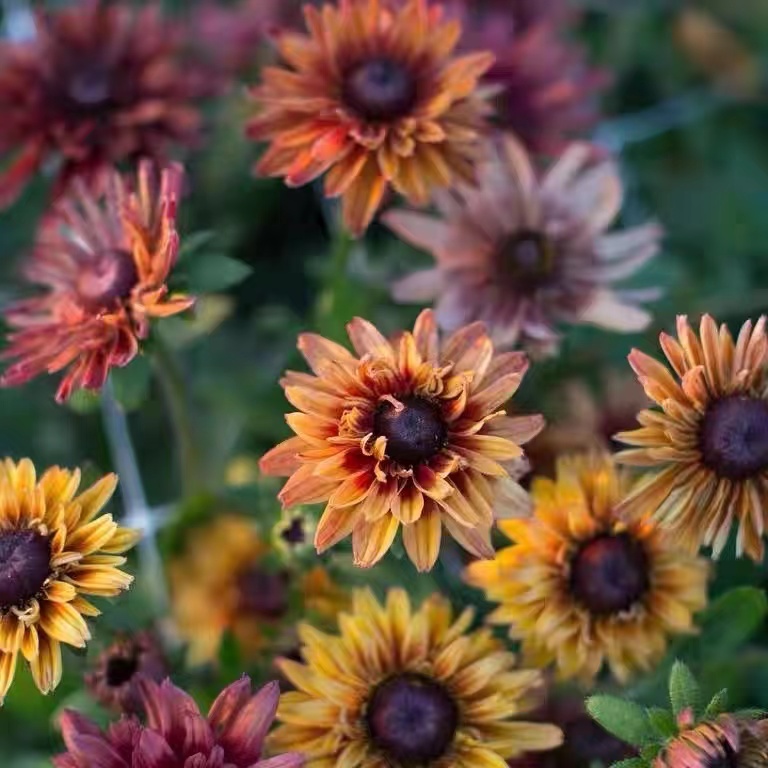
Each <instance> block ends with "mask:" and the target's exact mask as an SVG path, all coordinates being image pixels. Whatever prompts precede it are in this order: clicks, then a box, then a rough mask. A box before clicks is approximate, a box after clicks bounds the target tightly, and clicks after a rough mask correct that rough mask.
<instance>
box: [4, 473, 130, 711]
mask: <svg viewBox="0 0 768 768" xmlns="http://www.w3.org/2000/svg"><path fill="white" fill-rule="evenodd" d="M79 485H80V470H77V469H76V470H74V471H69V470H66V469H60V468H59V467H51V468H50V469H48V470H47V471H46V472H45V474H43V476H42V477H41V478H40V479H39V480H38V479H37V475H36V472H35V467H34V465H33V464H32V462H31V461H30V460H29V459H22V460H21V461H20V462H19V463H18V464H15V463H14V462H13V461H11V460H10V459H5V461H4V462H2V464H0V703H2V700H3V698H4V697H5V695H6V693H7V692H8V689H9V688H10V686H11V683H12V682H13V677H14V673H15V670H16V663H17V660H18V657H19V655H21V656H22V657H23V658H24V660H25V661H26V662H27V663H28V664H29V668H30V671H31V672H32V679H33V680H34V682H35V685H36V686H37V687H38V689H39V690H40V692H41V693H50V692H51V691H52V690H54V688H56V686H57V685H58V684H59V681H60V680H61V644H62V643H64V644H66V645H71V646H74V647H75V648H84V647H85V644H86V642H87V641H88V640H90V638H91V633H90V630H89V629H88V626H87V625H86V623H85V618H84V617H91V616H98V615H99V613H100V611H99V610H98V608H96V607H95V606H94V605H92V604H91V603H90V602H89V601H88V600H86V599H85V597H83V595H95V596H97V597H114V596H116V595H118V594H120V592H121V591H123V590H125V589H128V587H129V586H130V584H131V582H132V581H133V577H132V576H129V575H128V574H127V573H124V572H123V571H121V570H120V566H121V565H123V564H124V563H125V557H123V555H122V553H123V552H125V551H126V550H128V549H130V548H131V547H132V546H133V545H134V544H135V543H136V541H137V540H138V538H139V533H138V531H134V530H131V529H128V528H121V527H120V526H118V524H117V523H116V522H114V520H112V515H102V514H100V512H101V510H102V508H103V507H104V505H105V504H106V503H107V502H108V501H109V499H110V497H111V496H112V493H113V492H114V490H115V486H116V485H117V477H116V476H115V475H107V476H106V477H103V478H102V479H101V480H99V481H98V482H97V483H95V484H94V485H92V486H91V487H90V488H86V489H85V490H84V491H81V492H80V493H79V494H77V490H78V487H79ZM75 494H77V495H75Z"/></svg>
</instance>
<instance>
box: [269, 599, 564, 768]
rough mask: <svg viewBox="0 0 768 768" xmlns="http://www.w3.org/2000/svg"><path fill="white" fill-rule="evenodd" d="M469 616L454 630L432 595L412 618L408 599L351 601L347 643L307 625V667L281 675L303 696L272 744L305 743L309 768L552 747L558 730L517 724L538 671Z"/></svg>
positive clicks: (291, 696) (459, 766)
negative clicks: (472, 628) (519, 663)
mask: <svg viewBox="0 0 768 768" xmlns="http://www.w3.org/2000/svg"><path fill="white" fill-rule="evenodd" d="M472 618H473V615H472V611H471V610H467V611H465V612H464V613H463V614H462V615H461V616H460V617H459V618H458V619H457V620H455V621H454V620H453V618H452V615H451V609H450V606H449V604H448V602H447V601H446V600H444V599H443V598H440V597H438V596H437V595H435V596H433V597H432V598H431V599H429V600H427V601H426V602H425V603H424V604H423V605H422V606H421V608H419V609H416V610H412V609H411V605H410V603H409V600H408V596H407V594H406V592H405V591H404V590H402V589H393V590H390V592H389V594H388V596H387V600H386V603H385V604H384V605H380V604H379V603H378V602H377V601H376V599H375V598H374V597H373V594H372V593H371V592H370V591H369V590H358V591H356V592H355V593H354V595H353V606H352V611H351V612H350V613H345V614H342V615H341V617H340V619H339V627H340V630H341V634H340V635H328V634H325V633H322V632H319V631H318V630H317V629H315V628H314V627H312V626H309V625H306V624H304V625H302V626H301V627H300V629H299V633H300V636H301V639H302V643H303V645H302V654H303V658H304V663H299V662H296V661H291V660H289V659H283V660H281V661H280V662H278V663H279V666H280V668H281V670H282V671H283V673H284V674H285V675H286V677H287V678H288V679H289V680H290V681H291V682H292V683H293V684H294V685H295V686H296V688H297V689H298V690H296V691H292V692H288V693H286V694H284V696H283V698H282V701H281V702H280V707H279V709H278V720H279V721H280V725H279V726H278V728H277V730H276V731H275V732H274V733H273V735H272V737H271V741H270V743H271V745H272V746H273V747H274V748H276V749H278V750H280V749H284V748H287V746H288V745H291V744H301V745H302V746H303V748H304V752H305V754H306V757H307V766H308V768H321V766H326V765H334V766H337V767H338V768H357V766H362V765H365V766H367V767H368V768H406V766H415V765H418V766H420V767H421V768H449V766H450V768H469V766H481V765H482V766H491V765H493V766H496V765H503V760H502V758H509V757H514V756H516V755H520V754H522V753H524V752H535V751H538V750H543V749H551V748H553V747H556V746H557V745H558V744H560V743H561V740H562V734H561V732H560V729H559V728H557V727H555V726H553V725H547V724H542V723H532V722H522V721H518V720H513V719H512V718H516V717H518V716H519V715H522V714H524V713H526V712H528V711H529V710H531V709H532V708H533V707H534V706H535V704H536V697H537V694H538V693H539V692H540V687H541V685H542V679H541V675H540V673H539V672H538V671H536V670H518V669H515V668H514V661H515V659H514V656H513V655H512V654H511V653H508V652H507V651H505V650H504V649H503V646H502V645H501V644H500V643H499V642H498V641H497V640H495V639H494V638H493V637H492V635H491V633H490V632H489V631H488V630H485V629H483V630H479V631H476V632H468V631H467V629H468V627H469V625H470V624H471V622H472Z"/></svg>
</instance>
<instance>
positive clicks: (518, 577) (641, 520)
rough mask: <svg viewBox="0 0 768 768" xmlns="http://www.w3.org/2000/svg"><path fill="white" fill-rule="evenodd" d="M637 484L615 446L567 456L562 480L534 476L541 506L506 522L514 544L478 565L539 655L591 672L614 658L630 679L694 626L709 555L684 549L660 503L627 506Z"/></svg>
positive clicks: (478, 575) (508, 621) (470, 575)
mask: <svg viewBox="0 0 768 768" xmlns="http://www.w3.org/2000/svg"><path fill="white" fill-rule="evenodd" d="M629 489H630V482H629V477H628V476H627V475H625V474H623V473H621V472H619V471H617V470H616V468H615V466H614V463H613V461H612V459H611V458H610V457H609V456H604V455H600V454H592V455H590V454H587V455H583V456H577V457H574V458H569V459H561V460H560V461H559V462H558V466H557V479H556V480H554V481H552V480H549V479H545V478H536V479H535V480H534V483H533V488H532V496H533V502H534V516H533V517H532V518H531V519H530V520H514V521H513V520H510V521H505V522H504V523H502V524H501V526H500V527H501V530H502V531H503V532H504V533H505V534H506V535H507V536H508V537H509V538H510V539H512V541H513V542H514V545H513V546H511V547H508V548H506V549H502V550H500V551H499V552H498V553H497V556H496V559H495V560H493V561H488V562H477V563H472V564H471V565H470V566H469V567H468V569H467V572H466V576H467V580H468V581H469V583H470V584H473V585H474V586H476V587H480V588H481V589H483V590H485V592H486V594H487V596H488V598H489V599H490V600H493V601H495V602H498V603H500V604H501V605H500V606H499V608H498V609H497V610H496V612H495V613H493V614H492V616H491V621H492V622H494V623H496V624H504V625H510V635H511V636H512V637H514V638H517V639H520V640H521V641H522V645H523V651H524V655H525V658H526V659H527V660H528V661H529V662H530V663H533V664H535V665H537V666H544V665H547V664H549V663H552V662H554V663H555V664H556V667H557V671H558V672H559V674H560V675H561V676H562V677H565V678H571V677H580V678H581V679H582V680H583V681H585V682H591V681H592V680H593V678H594V677H595V676H596V675H597V674H598V672H599V671H600V670H601V668H602V667H603V665H604V664H605V663H607V664H608V666H609V667H610V669H611V671H612V673H613V674H614V676H615V677H616V678H617V679H619V680H620V681H622V682H623V681H626V680H627V679H628V678H629V677H630V675H631V673H632V672H634V671H636V670H648V669H651V668H652V667H653V665H654V664H655V663H656V662H658V660H659V659H660V658H661V657H662V656H663V654H664V651H665V648H666V645H667V637H668V636H669V635H671V634H679V633H688V632H691V631H692V629H693V619H692V616H693V614H694V613H695V612H696V611H699V610H701V609H702V608H703V607H704V606H705V604H706V599H707V590H706V584H707V574H708V567H707V563H706V561H705V560H704V559H702V558H694V557H693V556H690V555H687V554H685V553H684V552H682V551H681V550H680V549H679V548H678V547H677V546H676V541H675V539H674V538H672V537H670V536H668V535H665V532H664V531H662V530H660V529H659V527H658V526H657V525H655V524H654V523H653V522H652V519H651V513H652V512H653V510H647V511H646V513H645V514H638V515H635V516H633V517H631V518H626V519H625V518H622V517H621V516H619V515H618V514H617V508H618V506H619V504H620V502H621V501H622V499H623V498H624V497H625V496H626V494H627V492H628V491H629Z"/></svg>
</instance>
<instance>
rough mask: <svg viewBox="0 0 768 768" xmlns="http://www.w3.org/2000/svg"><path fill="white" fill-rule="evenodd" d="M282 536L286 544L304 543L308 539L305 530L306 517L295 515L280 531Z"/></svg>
mask: <svg viewBox="0 0 768 768" xmlns="http://www.w3.org/2000/svg"><path fill="white" fill-rule="evenodd" d="M280 538H281V539H282V540H283V541H284V542H285V543H286V544H292V545H296V544H303V543H304V542H305V541H306V540H307V534H306V531H305V530H304V519H303V518H301V517H294V518H293V519H292V520H291V522H290V523H288V525H287V526H286V527H285V528H284V529H283V530H282V531H280Z"/></svg>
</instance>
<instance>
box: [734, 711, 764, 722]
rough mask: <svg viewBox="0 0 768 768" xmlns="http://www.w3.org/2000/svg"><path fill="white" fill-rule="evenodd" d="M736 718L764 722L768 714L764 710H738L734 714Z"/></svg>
mask: <svg viewBox="0 0 768 768" xmlns="http://www.w3.org/2000/svg"><path fill="white" fill-rule="evenodd" d="M733 715H734V717H737V718H741V719H742V720H762V719H763V718H764V717H766V716H768V712H766V711H765V710H764V709H754V708H752V709H737V710H736V711H735V712H734V713H733Z"/></svg>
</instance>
